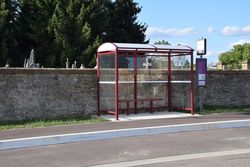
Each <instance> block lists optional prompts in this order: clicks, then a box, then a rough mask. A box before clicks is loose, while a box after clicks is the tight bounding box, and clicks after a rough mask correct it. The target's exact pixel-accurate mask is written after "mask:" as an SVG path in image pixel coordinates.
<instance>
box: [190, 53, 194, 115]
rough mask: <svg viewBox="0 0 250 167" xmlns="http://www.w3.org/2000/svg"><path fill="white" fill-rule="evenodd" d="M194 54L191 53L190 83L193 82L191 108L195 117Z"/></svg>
mask: <svg viewBox="0 0 250 167" xmlns="http://www.w3.org/2000/svg"><path fill="white" fill-rule="evenodd" d="M193 59H194V58H193V52H191V60H190V61H191V69H190V71H191V72H190V81H191V84H190V86H191V90H190V96H191V97H190V99H191V100H190V102H191V104H190V106H191V114H192V115H194V65H193Z"/></svg>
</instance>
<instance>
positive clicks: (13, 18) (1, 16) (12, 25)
mask: <svg viewBox="0 0 250 167" xmlns="http://www.w3.org/2000/svg"><path fill="white" fill-rule="evenodd" d="M17 6H18V2H17V1H15V0H0V66H3V65H5V64H6V63H9V64H14V60H15V59H16V53H17V52H16V51H17V50H16V46H17V41H16V33H17V25H16V23H17V20H18V10H17Z"/></svg>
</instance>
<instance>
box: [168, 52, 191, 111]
mask: <svg viewBox="0 0 250 167" xmlns="http://www.w3.org/2000/svg"><path fill="white" fill-rule="evenodd" d="M171 60H172V63H171V68H172V76H171V79H172V106H173V107H180V108H190V107H191V106H190V86H191V85H190V83H191V81H190V70H191V63H190V55H186V56H175V57H171Z"/></svg>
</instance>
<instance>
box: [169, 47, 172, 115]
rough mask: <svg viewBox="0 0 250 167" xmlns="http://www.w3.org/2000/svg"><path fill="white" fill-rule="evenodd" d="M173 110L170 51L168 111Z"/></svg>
mask: <svg viewBox="0 0 250 167" xmlns="http://www.w3.org/2000/svg"><path fill="white" fill-rule="evenodd" d="M171 110H172V91H171V51H170V52H168V111H169V112H170V111H171Z"/></svg>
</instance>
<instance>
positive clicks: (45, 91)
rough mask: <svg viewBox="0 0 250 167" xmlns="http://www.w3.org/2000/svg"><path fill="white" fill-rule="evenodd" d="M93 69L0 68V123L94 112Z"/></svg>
mask: <svg viewBox="0 0 250 167" xmlns="http://www.w3.org/2000/svg"><path fill="white" fill-rule="evenodd" d="M96 82H97V80H96V72H95V70H80V69H77V70H73V69H69V70H65V69H0V122H6V121H19V120H30V119H45V118H59V117H69V116H74V115H87V114H94V113H96V110H97V102H96V99H97V93H96V92H97V90H96V88H97V84H96Z"/></svg>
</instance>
